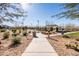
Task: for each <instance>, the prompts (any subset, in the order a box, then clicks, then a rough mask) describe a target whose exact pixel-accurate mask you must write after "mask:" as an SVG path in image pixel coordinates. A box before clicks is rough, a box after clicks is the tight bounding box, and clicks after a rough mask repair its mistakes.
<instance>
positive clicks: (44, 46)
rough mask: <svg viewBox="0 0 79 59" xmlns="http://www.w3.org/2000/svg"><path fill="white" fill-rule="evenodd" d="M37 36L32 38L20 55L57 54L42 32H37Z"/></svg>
mask: <svg viewBox="0 0 79 59" xmlns="http://www.w3.org/2000/svg"><path fill="white" fill-rule="evenodd" d="M37 36H38V38H34V39H33V40H32V42H31V43H30V45H29V46H28V47H27V48H26V50H25V51H24V53H23V54H22V56H58V55H57V53H56V51H55V50H54V49H53V47H52V46H51V45H50V43H49V42H48V40H47V39H46V38H45V37H44V35H43V34H41V33H37Z"/></svg>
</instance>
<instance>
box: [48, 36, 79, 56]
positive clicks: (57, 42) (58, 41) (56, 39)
mask: <svg viewBox="0 0 79 59" xmlns="http://www.w3.org/2000/svg"><path fill="white" fill-rule="evenodd" d="M48 41H49V43H50V44H51V45H52V46H53V47H54V49H55V50H56V52H57V53H58V55H59V56H79V52H78V51H75V50H73V49H68V48H66V46H65V44H67V43H70V42H72V43H74V42H78V41H76V40H75V39H71V38H63V37H61V36H53V37H51V39H48Z"/></svg>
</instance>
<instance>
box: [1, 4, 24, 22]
mask: <svg viewBox="0 0 79 59" xmlns="http://www.w3.org/2000/svg"><path fill="white" fill-rule="evenodd" d="M23 16H25V14H24V10H23V9H22V7H21V4H19V3H0V23H2V22H3V21H11V22H13V21H15V20H14V19H15V18H17V19H18V18H19V17H23Z"/></svg>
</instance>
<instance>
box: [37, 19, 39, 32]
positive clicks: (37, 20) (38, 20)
mask: <svg viewBox="0 0 79 59" xmlns="http://www.w3.org/2000/svg"><path fill="white" fill-rule="evenodd" d="M37 23H38V32H39V20H37Z"/></svg>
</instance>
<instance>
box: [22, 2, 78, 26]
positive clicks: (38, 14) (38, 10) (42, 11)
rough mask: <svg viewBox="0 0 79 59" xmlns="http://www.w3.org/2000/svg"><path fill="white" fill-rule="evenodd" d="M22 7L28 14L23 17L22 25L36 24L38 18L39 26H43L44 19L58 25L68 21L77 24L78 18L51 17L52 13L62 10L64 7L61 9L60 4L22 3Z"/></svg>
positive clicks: (44, 23)
mask: <svg viewBox="0 0 79 59" xmlns="http://www.w3.org/2000/svg"><path fill="white" fill-rule="evenodd" d="M23 8H24V10H25V11H27V12H28V13H27V15H28V16H27V17H25V18H24V19H25V20H24V25H29V26H38V23H37V20H39V24H40V26H45V25H46V21H48V23H50V24H58V25H65V24H69V23H72V24H76V25H79V24H78V23H79V21H78V20H70V19H65V18H63V19H58V18H51V16H52V15H54V14H57V13H59V12H62V11H64V9H62V5H60V4H54V3H52V4H51V3H35V4H31V5H30V6H28V7H27V5H26V4H24V6H23Z"/></svg>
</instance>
